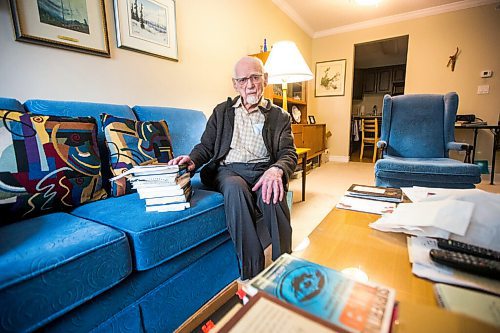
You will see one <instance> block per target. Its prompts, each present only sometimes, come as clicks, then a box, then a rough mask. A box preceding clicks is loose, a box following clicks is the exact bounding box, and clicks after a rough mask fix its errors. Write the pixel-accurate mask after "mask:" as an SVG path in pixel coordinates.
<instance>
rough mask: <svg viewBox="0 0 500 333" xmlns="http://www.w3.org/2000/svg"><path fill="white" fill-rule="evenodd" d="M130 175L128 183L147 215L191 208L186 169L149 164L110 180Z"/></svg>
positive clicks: (189, 181) (189, 186) (176, 166)
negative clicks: (142, 203)
mask: <svg viewBox="0 0 500 333" xmlns="http://www.w3.org/2000/svg"><path fill="white" fill-rule="evenodd" d="M126 175H131V176H130V177H129V178H128V181H129V182H130V183H131V185H132V189H135V190H136V191H137V193H138V194H139V198H141V199H144V200H145V201H146V211H147V212H171V211H178V210H184V209H186V208H189V207H191V205H190V203H189V200H190V199H191V195H192V189H191V178H190V174H189V172H188V171H187V166H186V165H167V164H162V163H158V164H150V165H141V166H135V167H133V168H132V169H129V170H127V171H126V172H124V173H123V174H121V175H119V176H117V177H114V178H112V179H111V180H116V179H118V178H121V177H124V176H126Z"/></svg>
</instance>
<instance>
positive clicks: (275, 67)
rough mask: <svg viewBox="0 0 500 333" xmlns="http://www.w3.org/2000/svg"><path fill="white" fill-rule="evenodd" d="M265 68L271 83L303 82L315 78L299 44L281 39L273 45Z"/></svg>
mask: <svg viewBox="0 0 500 333" xmlns="http://www.w3.org/2000/svg"><path fill="white" fill-rule="evenodd" d="M264 68H265V70H266V72H267V73H268V76H269V79H268V81H269V83H270V84H278V83H293V82H302V81H307V80H311V79H312V78H313V74H312V72H311V70H310V69H309V66H307V64H306V62H305V60H304V58H303V57H302V55H301V54H300V51H299V49H298V48H297V45H295V43H294V42H290V41H281V42H277V43H275V44H274V45H273V48H272V49H271V53H270V54H269V58H267V61H266V64H265V66H264Z"/></svg>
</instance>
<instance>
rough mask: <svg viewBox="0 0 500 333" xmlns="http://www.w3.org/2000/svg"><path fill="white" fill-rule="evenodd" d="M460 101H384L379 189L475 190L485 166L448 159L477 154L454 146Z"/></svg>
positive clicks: (407, 98) (408, 98)
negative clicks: (453, 154)
mask: <svg viewBox="0 0 500 333" xmlns="http://www.w3.org/2000/svg"><path fill="white" fill-rule="evenodd" d="M457 108H458V95H457V94H456V93H454V92H452V93H448V94H446V95H429V94H422V95H402V96H395V97H391V96H389V95H385V96H384V106H383V114H382V133H381V136H380V141H379V142H378V143H377V146H378V148H380V150H381V151H382V159H380V160H378V161H377V163H376V164H375V183H376V185H377V186H382V187H397V188H399V187H407V186H425V187H440V188H474V187H475V186H474V184H478V183H479V182H481V172H480V168H479V166H477V165H475V164H468V163H462V162H461V161H457V160H454V159H451V158H449V157H448V151H449V150H450V149H452V150H466V151H470V149H471V148H472V147H471V146H470V145H468V144H466V143H457V142H454V140H455V135H454V130H455V128H454V124H455V116H456V113H457Z"/></svg>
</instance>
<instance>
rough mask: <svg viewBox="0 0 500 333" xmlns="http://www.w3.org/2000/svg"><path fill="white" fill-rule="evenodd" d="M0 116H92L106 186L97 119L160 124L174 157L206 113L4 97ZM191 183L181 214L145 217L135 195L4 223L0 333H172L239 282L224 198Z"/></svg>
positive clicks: (190, 141)
mask: <svg viewBox="0 0 500 333" xmlns="http://www.w3.org/2000/svg"><path fill="white" fill-rule="evenodd" d="M0 109H5V110H14V111H21V112H30V113H34V114H43V115H61V116H92V117H94V118H95V119H96V120H97V122H98V124H99V126H98V127H99V133H98V145H99V151H100V156H101V162H102V173H103V182H104V183H105V184H107V183H108V181H107V179H109V177H110V171H109V161H108V152H107V149H106V147H105V144H104V137H103V133H102V130H101V128H100V117H99V115H100V114H101V113H103V112H104V113H108V114H111V115H114V116H118V117H122V118H128V119H137V120H160V119H165V120H166V121H167V123H168V125H169V128H170V134H171V137H172V145H173V151H174V153H175V154H176V155H180V154H186V153H188V152H189V151H190V150H191V148H192V147H193V146H194V144H196V143H197V142H198V140H199V138H200V136H201V133H202V131H203V129H204V126H205V123H206V118H205V116H204V115H203V113H202V112H199V111H194V110H186V109H176V108H168V107H148V106H135V107H133V108H130V107H128V106H127V105H111V104H98V103H83V102H63V101H49V100H28V101H26V102H25V103H23V104H21V103H20V102H19V101H17V100H15V99H9V98H0ZM0 153H1V151H0ZM0 158H1V155H0ZM192 182H193V188H194V194H193V197H192V199H191V208H190V209H187V210H184V211H179V212H167V213H146V212H145V208H144V202H143V201H142V200H140V199H139V198H138V195H137V194H136V193H134V194H128V195H125V196H121V197H108V198H107V199H103V200H98V201H94V202H90V203H87V204H84V205H82V206H79V207H76V208H74V209H73V210H71V211H69V212H53V213H49V214H46V215H42V216H38V217H34V218H31V219H27V220H22V221H17V222H15V223H11V224H4V223H0V331H1V332H24V331H34V330H38V331H42V332H44V331H47V332H88V331H92V332H124V331H128V332H153V331H154V332H169V331H173V330H175V329H176V328H177V327H178V326H179V325H180V324H182V323H183V322H184V321H185V320H186V319H187V318H188V317H189V316H190V315H192V314H193V313H194V312H196V310H198V309H199V308H200V307H201V306H202V305H203V304H204V303H206V302H207V301H208V300H209V299H210V298H212V297H213V296H215V295H216V294H217V293H218V292H219V291H220V290H222V289H223V288H224V287H225V286H227V285H228V284H229V283H230V282H231V281H233V280H235V279H236V278H237V277H238V276H239V272H238V261H237V257H236V254H235V252H234V249H233V244H232V242H231V239H230V237H229V234H228V232H227V229H226V223H225V215H224V207H223V197H222V195H221V194H219V193H216V192H212V191H209V190H207V189H204V188H203V186H202V185H201V184H200V182H199V178H197V176H195V177H194V178H193V181H192Z"/></svg>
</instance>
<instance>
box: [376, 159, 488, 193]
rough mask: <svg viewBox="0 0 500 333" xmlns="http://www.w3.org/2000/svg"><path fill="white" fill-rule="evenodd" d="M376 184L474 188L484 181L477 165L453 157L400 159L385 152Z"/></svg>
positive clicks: (378, 168) (377, 171)
mask: <svg viewBox="0 0 500 333" xmlns="http://www.w3.org/2000/svg"><path fill="white" fill-rule="evenodd" d="M375 177H376V183H377V184H376V185H377V186H391V187H402V186H403V187H404V186H409V184H410V183H411V184H412V186H426V187H449V188H471V187H474V185H473V184H477V183H479V182H481V173H480V170H479V167H478V166H477V165H476V164H468V163H463V162H461V161H457V160H454V159H451V158H401V157H394V156H389V155H386V156H385V157H384V159H382V160H378V161H377V163H375Z"/></svg>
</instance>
